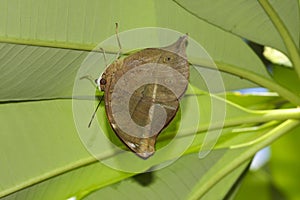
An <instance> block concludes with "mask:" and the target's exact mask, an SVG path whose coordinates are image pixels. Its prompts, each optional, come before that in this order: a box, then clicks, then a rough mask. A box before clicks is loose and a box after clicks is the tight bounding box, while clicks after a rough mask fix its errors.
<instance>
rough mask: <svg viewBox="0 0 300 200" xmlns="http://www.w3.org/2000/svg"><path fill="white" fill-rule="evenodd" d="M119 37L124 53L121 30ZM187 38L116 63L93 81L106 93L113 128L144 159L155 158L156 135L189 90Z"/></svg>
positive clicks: (170, 119)
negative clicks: (120, 37) (120, 36)
mask: <svg viewBox="0 0 300 200" xmlns="http://www.w3.org/2000/svg"><path fill="white" fill-rule="evenodd" d="M116 25H117V24H116ZM116 36H117V41H118V44H119V48H120V52H121V43H120V41H119V37H118V31H117V26H116ZM187 38H188V36H187V35H184V36H182V37H180V38H179V39H178V40H177V41H176V42H175V43H173V44H171V45H169V46H166V47H162V48H147V49H143V50H140V51H138V52H136V53H133V54H131V55H129V56H127V57H125V58H123V59H117V60H115V61H114V62H113V63H111V64H110V65H109V66H108V67H107V68H106V69H105V71H104V72H103V74H102V75H101V77H100V78H98V79H96V80H95V82H96V84H97V86H98V88H99V90H101V91H104V101H105V110H106V115H107V118H108V120H109V123H110V125H111V127H112V129H113V130H114V132H115V133H116V134H117V136H118V137H119V138H120V139H121V141H122V142H123V143H124V144H125V145H126V146H128V148H129V149H130V150H131V151H133V152H134V153H136V155H138V156H139V157H141V158H143V159H147V158H149V157H150V156H151V155H153V154H154V152H155V143H156V139H157V136H158V135H159V134H160V132H161V131H162V130H163V129H164V128H165V127H166V126H167V125H168V124H169V123H170V122H171V121H172V119H173V118H174V116H175V115H176V113H177V110H178V108H179V99H180V98H181V97H182V96H183V95H184V93H185V91H186V89H187V85H188V78H189V64H188V61H187V58H186V45H187Z"/></svg>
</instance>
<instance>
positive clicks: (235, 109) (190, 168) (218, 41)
mask: <svg viewBox="0 0 300 200" xmlns="http://www.w3.org/2000/svg"><path fill="white" fill-rule="evenodd" d="M115 22H118V23H119V24H120V31H125V30H129V29H133V28H142V27H148V26H154V27H164V28H169V29H173V30H176V31H179V32H182V33H186V32H188V33H189V35H190V37H191V38H193V39H195V40H196V41H197V42H199V43H200V44H201V45H202V46H203V47H204V48H205V49H206V50H207V52H208V53H209V55H210V56H211V57H212V58H213V59H214V61H215V62H216V64H217V66H218V68H219V69H220V70H221V71H222V77H223V79H224V84H225V87H226V90H227V91H232V90H233V89H241V88H248V87H253V86H257V85H260V86H262V87H266V88H268V89H270V91H272V92H276V93H277V94H278V95H274V93H269V94H268V95H267V96H257V95H248V96H247V95H239V94H232V93H230V92H228V94H227V100H225V99H220V101H226V105H227V110H226V114H227V115H226V120H225V128H224V129H222V136H221V138H220V139H219V141H218V143H217V145H216V146H215V150H214V151H213V152H211V154H209V156H208V157H205V158H204V159H199V158H198V151H199V148H200V147H201V144H202V141H203V137H204V134H203V133H205V132H206V130H207V127H208V124H206V123H204V124H201V125H200V128H199V130H198V134H197V136H196V138H195V140H194V143H193V144H192V145H191V147H190V148H189V149H188V150H187V152H186V153H185V156H183V157H181V158H180V159H179V160H178V161H176V162H175V163H174V164H172V165H171V166H169V167H167V168H164V169H162V170H159V171H155V172H153V173H152V174H150V175H149V174H148V176H150V177H147V173H146V174H141V175H139V176H136V174H132V173H125V172H121V171H116V170H113V169H111V168H108V167H106V166H105V165H103V164H101V163H99V162H98V161H97V160H96V159H95V158H94V157H92V156H91V155H90V154H89V153H88V152H87V150H86V149H85V147H84V146H83V144H82V143H81V141H80V138H79V136H78V134H77V131H76V128H75V124H74V121H73V113H72V91H73V83H74V79H75V76H76V73H77V70H78V69H79V67H80V64H81V63H82V62H83V60H84V59H85V57H86V56H87V55H88V53H89V51H90V50H92V49H93V48H94V47H95V46H96V45H97V44H98V43H100V42H101V41H103V40H105V39H106V38H108V37H110V36H111V35H113V34H114V31H115V27H114V24H115ZM299 25H300V22H299V1H297V0H288V1H267V0H259V1H248V0H236V1H231V0H224V1H209V0H201V1H196V0H192V1H186V0H176V1H175V0H174V1H171V0H144V1H140V0H128V1H122V0H113V1H110V0H90V1H79V0H73V1H70V0H65V1H59V0H54V1H53V0H42V1H38V0H24V1H18V0H0V80H1V82H0V138H1V139H0V197H1V199H5V200H8V199H22V200H24V199H30V200H32V199H67V198H70V197H72V196H76V197H77V198H78V199H80V198H85V199H99V198H102V199H108V198H118V197H119V199H132V197H138V198H143V199H154V198H156V199H169V198H170V199H200V198H201V199H222V198H224V197H225V196H226V197H230V196H231V195H233V194H234V188H232V185H233V184H234V183H238V182H237V180H238V178H239V177H240V176H241V175H242V174H243V173H242V172H243V171H244V170H245V169H247V166H248V164H249V162H250V160H251V158H252V157H253V155H254V154H255V153H256V152H257V151H258V150H259V149H261V148H263V147H265V146H267V145H270V144H272V143H273V142H274V141H275V140H276V139H278V138H279V137H280V136H282V135H286V136H285V137H284V138H282V139H280V140H277V141H276V142H275V143H274V144H273V145H272V159H271V161H270V163H269V164H268V167H269V169H268V172H269V174H268V175H266V174H265V171H260V173H252V172H251V173H249V174H247V176H246V179H245V180H246V181H245V182H244V184H243V185H242V189H241V190H240V191H239V193H238V194H237V196H236V198H237V199H239V198H243V199H247V198H250V197H251V198H252V196H251V195H249V194H247V192H248V193H249V192H250V193H251V194H258V193H259V192H258V191H261V190H262V191H264V193H263V194H264V196H261V198H262V199H271V198H272V197H274V195H275V196H276V195H278V193H280V195H282V196H284V197H285V198H286V199H298V198H300V193H299V191H298V189H297V187H296V186H297V185H299V181H298V180H299V176H300V175H299V171H297V169H299V165H300V164H299V156H297V152H298V151H299V145H297V141H298V140H297V138H299V136H298V135H299V131H300V126H299V124H300V122H299V119H300V111H299V109H298V108H297V106H299V105H300V92H299V85H300V81H299V77H300V56H299V46H300V40H299V35H300V31H299V27H300V26H299ZM141 37H142V36H141ZM242 38H246V39H248V40H251V41H254V42H256V43H259V44H261V45H266V46H271V47H273V48H276V49H278V50H280V51H281V52H283V53H285V54H286V55H287V56H288V57H289V59H290V60H291V61H292V64H293V66H292V68H288V67H286V66H276V67H275V66H274V68H273V69H274V71H273V73H272V74H269V73H268V72H267V70H266V67H265V66H264V64H263V62H262V61H261V60H260V59H259V57H258V56H257V55H256V54H255V53H254V52H253V51H252V50H251V49H250V47H249V46H248V45H247V44H246V43H245V41H244V40H243V39H242ZM125 48H126V47H125ZM190 62H191V63H193V64H194V65H197V62H198V61H197V60H193V58H191V60H190ZM198 100H199V102H201V103H202V104H204V105H205V104H206V103H207V102H208V96H207V95H202V96H200V97H199V99H198ZM284 108H288V109H284ZM102 112H103V111H102ZM206 115H207V116H210V113H206ZM206 115H205V114H203V115H202V116H206ZM208 123H209V122H208ZM214 128H215V129H221V128H222V127H219V126H218V125H215V127H214ZM186 137H190V136H189V135H187V136H186ZM169 140H171V138H168V137H164V138H162V140H161V141H159V142H158V145H159V144H160V143H163V142H164V141H169ZM178 142H179V143H180V142H181V141H180V140H179V141H178ZM99 145H101V144H99ZM108 151H109V150H108ZM105 153H107V152H105ZM109 155H110V156H111V157H114V156H117V155H116V154H114V153H113V152H110V154H109ZM169 159H172V157H166V158H165V161H167V160H169ZM287 169H288V170H287ZM270 174H271V178H270V176H269V175H270ZM255 176H258V177H260V178H259V179H258V178H253V177H255ZM133 177H134V178H133ZM139 177H142V178H140V179H142V180H143V179H145V180H151V181H150V182H149V184H147V185H143V184H141V181H139V180H140V179H139ZM247 180H248V181H247ZM257 182H259V184H258V183H257ZM257 185H259V187H257ZM271 186H272V187H271ZM243 188H244V189H243ZM274 188H275V189H276V190H274ZM274 191H275V192H274ZM278 191H279V192H278ZM255 198H260V197H255Z"/></svg>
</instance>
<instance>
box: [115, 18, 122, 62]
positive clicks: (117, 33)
mask: <svg viewBox="0 0 300 200" xmlns="http://www.w3.org/2000/svg"><path fill="white" fill-rule="evenodd" d="M118 29H119V24H118V23H116V37H117V41H118V45H119V51H118V54H117V58H119V56H120V54H122V46H121V42H120V39H119V30H118Z"/></svg>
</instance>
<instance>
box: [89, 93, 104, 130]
mask: <svg viewBox="0 0 300 200" xmlns="http://www.w3.org/2000/svg"><path fill="white" fill-rule="evenodd" d="M102 99H103V95H102V96H101V99H100V101H99V103H98V105H97V107H96V109H95V111H94V113H93V115H92V117H91V120H90V122H89V125H88V128H90V127H91V125H92V121H93V120H94V118H95V115H96V113H97V110H98V108H99V107H100V104H101V101H102Z"/></svg>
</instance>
